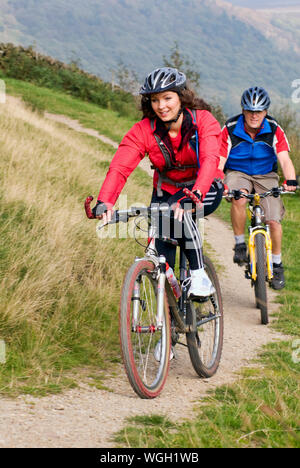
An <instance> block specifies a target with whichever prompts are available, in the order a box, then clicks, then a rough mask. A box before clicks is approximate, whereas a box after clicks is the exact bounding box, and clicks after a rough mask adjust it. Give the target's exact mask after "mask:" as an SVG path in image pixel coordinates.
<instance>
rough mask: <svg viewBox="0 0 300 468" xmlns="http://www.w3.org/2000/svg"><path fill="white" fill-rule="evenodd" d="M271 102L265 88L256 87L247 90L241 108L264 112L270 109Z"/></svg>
mask: <svg viewBox="0 0 300 468" xmlns="http://www.w3.org/2000/svg"><path fill="white" fill-rule="evenodd" d="M270 104H271V100H270V98H269V95H268V93H267V91H266V90H265V89H264V88H259V87H258V86H255V87H253V88H249V89H246V91H244V93H243V95H242V99H241V106H242V108H243V109H244V110H249V111H263V110H267V109H268V108H269V107H270Z"/></svg>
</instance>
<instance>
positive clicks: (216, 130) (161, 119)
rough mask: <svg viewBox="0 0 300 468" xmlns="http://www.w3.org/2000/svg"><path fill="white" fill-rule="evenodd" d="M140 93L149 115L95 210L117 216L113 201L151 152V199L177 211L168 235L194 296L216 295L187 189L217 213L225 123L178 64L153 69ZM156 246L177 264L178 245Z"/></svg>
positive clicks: (132, 133) (123, 147) (124, 147)
mask: <svg viewBox="0 0 300 468" xmlns="http://www.w3.org/2000/svg"><path fill="white" fill-rule="evenodd" d="M140 94H141V96H142V98H141V110H142V113H143V118H142V120H141V121H139V122H137V123H136V124H135V125H134V126H133V127H132V128H131V130H129V132H128V133H127V134H126V135H125V136H124V138H123V140H122V141H121V143H120V145H119V148H118V150H117V152H116V154H115V156H114V158H113V160H112V162H111V164H110V167H109V170H108V173H107V175H106V178H105V180H104V182H103V184H102V187H101V189H100V193H99V196H98V201H97V204H96V206H95V207H94V208H93V214H94V216H95V217H97V218H99V219H103V221H104V222H109V221H110V220H111V219H112V215H113V206H114V204H115V203H116V201H117V199H118V197H119V195H120V193H121V191H122V189H123V187H124V185H125V183H126V180H127V178H128V176H129V175H130V174H131V173H132V172H133V170H134V169H135V168H136V167H137V166H138V164H139V163H140V161H141V159H143V158H144V157H145V155H146V154H148V155H149V159H150V161H151V163H152V167H153V168H154V169H155V172H154V177H153V194H152V199H151V204H154V203H155V204H158V205H161V204H162V203H167V204H168V205H169V206H170V207H171V208H172V210H173V211H172V212H173V218H172V220H171V226H168V227H167V229H168V235H167V236H166V237H168V236H170V237H171V238H174V239H176V240H177V241H178V243H179V245H180V246H181V247H182V249H183V251H184V253H185V255H186V257H187V259H188V262H189V268H190V273H191V287H190V290H189V295H190V296H191V297H193V296H194V297H205V296H209V295H211V294H214V288H213V286H212V283H211V281H210V279H209V277H208V275H207V274H206V272H205V269H204V263H203V256H202V246H201V239H200V235H199V231H198V228H197V225H196V223H195V216H194V215H193V216H192V215H191V214H190V212H189V213H187V209H190V208H191V199H190V198H189V197H187V196H186V195H185V194H184V192H183V189H184V188H185V187H187V188H189V189H190V190H191V191H192V192H193V193H194V194H195V195H196V197H197V198H198V199H200V200H201V202H202V203H203V211H204V216H206V215H208V214H210V213H211V212H213V211H214V210H215V209H216V208H217V206H218V205H219V203H220V202H221V199H222V194H223V184H222V182H221V180H220V177H221V178H222V177H223V173H222V172H221V171H219V170H218V166H219V160H220V158H219V147H220V141H221V128H220V125H219V123H218V122H217V120H216V119H215V118H214V117H213V115H212V114H211V113H210V107H209V106H208V105H207V104H206V103H205V102H204V101H203V100H202V99H200V98H198V97H196V96H195V94H194V93H193V91H192V90H191V89H189V88H188V87H187V84H186V76H185V75H184V73H182V72H180V71H178V70H177V69H176V68H169V67H164V68H158V69H155V70H154V71H152V72H151V73H150V74H149V75H148V76H147V77H146V79H145V82H144V85H143V86H142V87H141V89H140ZM162 224H163V223H162ZM162 229H163V228H162ZM160 237H161V236H160ZM155 247H156V249H157V251H158V253H159V254H160V255H163V256H164V257H165V258H166V261H167V263H168V265H169V266H170V267H171V268H172V269H174V266H175V257H176V246H175V245H172V243H167V242H164V241H163V240H161V238H160V239H156V240H155Z"/></svg>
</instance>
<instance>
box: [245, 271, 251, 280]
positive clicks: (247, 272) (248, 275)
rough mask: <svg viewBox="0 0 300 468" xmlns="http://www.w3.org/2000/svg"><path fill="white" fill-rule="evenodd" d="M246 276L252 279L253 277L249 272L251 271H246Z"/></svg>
mask: <svg viewBox="0 0 300 468" xmlns="http://www.w3.org/2000/svg"><path fill="white" fill-rule="evenodd" d="M245 278H247V279H251V278H252V276H251V274H250V273H249V271H245Z"/></svg>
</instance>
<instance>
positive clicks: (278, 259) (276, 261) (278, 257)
mask: <svg viewBox="0 0 300 468" xmlns="http://www.w3.org/2000/svg"><path fill="white" fill-rule="evenodd" d="M272 262H273V265H274V264H276V265H280V263H281V253H280V254H278V255H274V254H272Z"/></svg>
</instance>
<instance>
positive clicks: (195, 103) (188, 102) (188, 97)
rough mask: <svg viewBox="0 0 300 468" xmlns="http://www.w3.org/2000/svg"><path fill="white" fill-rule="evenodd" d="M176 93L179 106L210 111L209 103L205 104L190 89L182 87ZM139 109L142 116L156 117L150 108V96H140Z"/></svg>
mask: <svg viewBox="0 0 300 468" xmlns="http://www.w3.org/2000/svg"><path fill="white" fill-rule="evenodd" d="M170 91H172V90H170ZM178 95H179V98H180V101H181V107H188V108H189V109H199V110H207V111H209V112H211V107H210V106H209V104H207V103H206V102H205V101H204V100H203V99H201V98H199V97H198V96H196V94H195V93H194V91H193V90H192V89H189V88H186V89H183V90H182V91H180V93H178ZM141 111H142V113H143V118H144V117H148V118H149V119H153V118H155V117H156V114H155V112H154V110H153V109H152V105H151V98H150V96H142V99H141Z"/></svg>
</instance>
